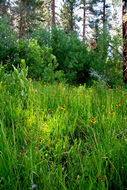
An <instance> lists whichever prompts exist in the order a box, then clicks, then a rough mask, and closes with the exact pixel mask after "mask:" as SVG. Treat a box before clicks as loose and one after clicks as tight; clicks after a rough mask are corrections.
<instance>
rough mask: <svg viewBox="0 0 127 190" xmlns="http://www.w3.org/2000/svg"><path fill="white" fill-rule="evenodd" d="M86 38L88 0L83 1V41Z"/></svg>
mask: <svg viewBox="0 0 127 190" xmlns="http://www.w3.org/2000/svg"><path fill="white" fill-rule="evenodd" d="M85 37H86V0H83V41H85Z"/></svg>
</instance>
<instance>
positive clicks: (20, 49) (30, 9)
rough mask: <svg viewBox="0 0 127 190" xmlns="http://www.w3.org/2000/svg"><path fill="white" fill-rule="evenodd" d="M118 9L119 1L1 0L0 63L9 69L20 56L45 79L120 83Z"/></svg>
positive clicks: (33, 74)
mask: <svg viewBox="0 0 127 190" xmlns="http://www.w3.org/2000/svg"><path fill="white" fill-rule="evenodd" d="M121 10H122V8H121V2H120V1H106V0H63V1H55V0H18V1H17V0H13V1H10V0H1V1H0V63H1V65H2V67H4V69H5V71H6V72H8V71H9V72H10V71H11V70H13V67H16V68H18V67H20V64H21V61H22V60H24V61H25V64H26V65H27V66H28V68H29V69H28V76H29V77H31V78H33V79H36V80H39V79H42V80H43V81H46V82H53V81H67V82H69V83H73V84H79V83H81V84H83V83H87V84H88V85H91V84H92V83H93V81H98V80H99V81H105V82H106V83H108V84H109V85H111V86H113V85H120V84H122V83H123V82H122V64H121V63H122V22H121V21H122V19H121V16H120V13H121ZM121 15H122V13H121Z"/></svg>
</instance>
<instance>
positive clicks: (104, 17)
mask: <svg viewBox="0 0 127 190" xmlns="http://www.w3.org/2000/svg"><path fill="white" fill-rule="evenodd" d="M105 10H106V0H103V32H104V30H105V27H106V14H105V13H106V11H105Z"/></svg>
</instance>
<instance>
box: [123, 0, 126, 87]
mask: <svg viewBox="0 0 127 190" xmlns="http://www.w3.org/2000/svg"><path fill="white" fill-rule="evenodd" d="M122 12H123V15H122V16H123V19H122V22H123V80H124V82H125V83H127V1H126V0H123V10H122Z"/></svg>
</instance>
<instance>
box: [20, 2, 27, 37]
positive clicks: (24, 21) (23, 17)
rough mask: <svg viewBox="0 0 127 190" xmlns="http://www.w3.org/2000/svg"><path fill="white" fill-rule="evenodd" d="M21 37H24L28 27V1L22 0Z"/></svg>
mask: <svg viewBox="0 0 127 190" xmlns="http://www.w3.org/2000/svg"><path fill="white" fill-rule="evenodd" d="M19 6H20V18H19V38H24V36H25V28H26V1H25V0H20V5H19Z"/></svg>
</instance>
